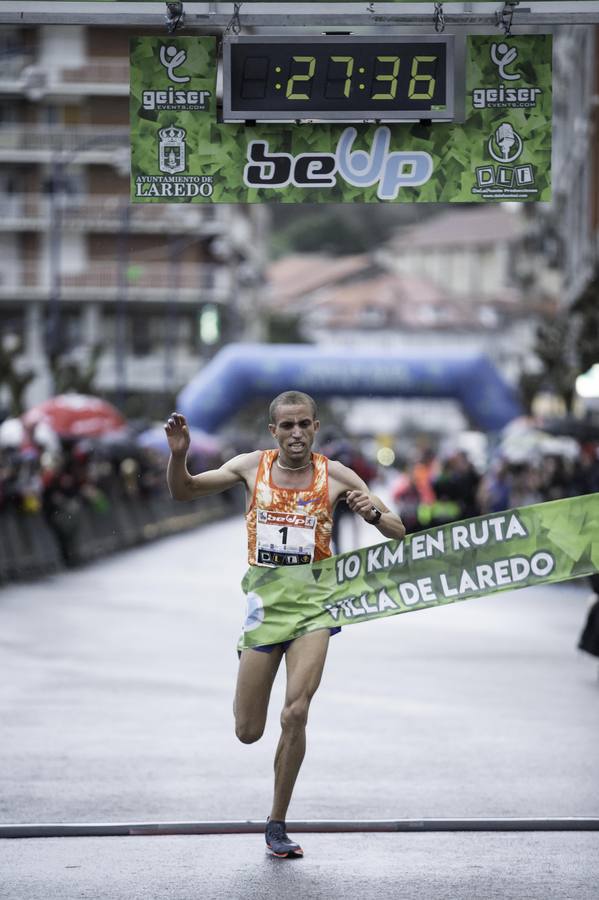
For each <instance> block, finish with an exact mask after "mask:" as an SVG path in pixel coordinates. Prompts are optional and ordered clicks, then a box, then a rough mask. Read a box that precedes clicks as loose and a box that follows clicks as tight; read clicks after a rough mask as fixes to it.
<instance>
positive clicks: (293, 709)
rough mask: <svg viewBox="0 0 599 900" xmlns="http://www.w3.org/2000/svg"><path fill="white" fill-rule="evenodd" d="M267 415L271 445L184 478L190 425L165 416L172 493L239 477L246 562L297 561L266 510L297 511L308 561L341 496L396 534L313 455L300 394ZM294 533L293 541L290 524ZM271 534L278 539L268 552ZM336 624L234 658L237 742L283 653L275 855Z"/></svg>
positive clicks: (308, 415)
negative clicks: (284, 682)
mask: <svg viewBox="0 0 599 900" xmlns="http://www.w3.org/2000/svg"><path fill="white" fill-rule="evenodd" d="M269 415H270V419H269V421H270V424H269V426H268V427H269V431H270V433H271V434H272V436H273V438H274V439H275V441H276V443H277V448H276V449H274V450H265V451H260V450H255V451H253V452H252V453H242V454H240V455H239V456H235V457H234V458H233V459H230V460H229V461H228V462H226V463H225V464H224V465H223V466H221V467H220V469H215V470H212V471H210V472H202V473H201V474H199V475H190V473H189V471H188V470H187V466H186V463H185V459H186V455H187V451H188V449H189V441H190V438H189V430H188V427H187V423H186V421H185V418H184V416H182V415H180V414H179V413H173V414H172V415H171V416H170V418H169V420H168V422H167V423H166V425H165V431H166V435H167V438H168V443H169V447H170V450H171V457H170V460H169V464H168V470H167V481H168V486H169V490H170V492H171V496H172V497H173V498H174V499H175V500H194V499H196V498H198V497H204V496H206V495H207V494H217V493H220V492H221V491H226V490H227V489H228V488H230V487H232V486H233V485H235V484H238V483H239V482H241V483H242V484H243V485H244V486H245V491H246V498H247V504H246V505H247V513H246V523H247V529H248V551H249V554H248V555H249V560H248V561H249V564H250V565H252V566H253V565H271V566H272V565H276V564H277V563H284V564H287V565H288V564H290V563H291V562H293V561H294V560H297V559H299V557H300V553H298V552H297V549H298V548H297V547H295V546H293V547H288V546H286V540H285V539H286V536H287V532H286V531H285V532H284V533H283V534H282V536H278V532H280V531H283V529H280V528H279V524H278V523H277V524H276V525H273V524H271V523H269V520H268V519H269V517H268V512H294V513H296V516H295V518H296V520H297V521H298V522H299V523H300V525H298V529H299V533H300V535H301V536H300V539H299V543H300V545H301V548H302V553H301V557H302V561H305V559H306V555H308V556H309V560H308V561H312V560H314V561H316V560H319V559H323V558H325V557H327V556H330V555H331V550H330V546H329V545H330V536H331V527H332V513H333V509H334V507H335V504H336V503H337V501H338V500H340V499H341V498H342V497H343V498H344V499H345V501H346V503H347V504H348V506H349V507H350V509H351V510H353V512H354V513H357V515H359V516H361V517H362V518H363V519H364V521H366V522H368V523H370V524H372V525H374V526H375V527H376V528H377V529H378V530H379V531H380V533H381V534H382V535H384V537H386V538H393V539H396V540H401V539H402V538H403V537H404V535H405V528H404V526H403V523H402V521H401V519H400V518H399V516H397V515H395V514H394V513H392V512H390V511H389V510H388V509H387V507H386V506H385V504H384V503H383V502H382V501H381V500H380V499H379V498H378V497H376V496H375V495H374V494H371V493H370V492H369V490H368V488H367V486H366V484H365V482H364V481H363V480H362V479H361V478H359V477H358V475H356V473H355V472H354V471H353V470H352V469H349V468H348V467H347V466H344V465H343V464H342V463H340V462H337V461H335V460H328V459H327V458H326V457H325V456H323V455H322V454H320V453H313V452H312V444H313V443H314V438H315V436H316V433H317V431H318V429H319V427H320V422H319V421H318V414H317V410H316V404H315V402H314V400H313V399H312V397H310V396H308V394H304V393H302V392H300V391H285V392H284V393H283V394H279V396H278V397H275V399H274V400H273V401H272V403H271V404H270V410H269ZM275 531H276V533H277V535H276V534H275ZM294 534H295V539H296V543H297V534H298V532H297V531H296V530H295V529H294ZM273 538H275V539H276V542H277V543H278V548H277V550H276V551H275V552H274V553H273V550H272V548H273V543H274V541H273ZM281 541H282V543H281ZM339 630H340V629H338V628H335V629H330V630H329V629H323V630H320V631H313V632H310V633H309V634H305V635H303V636H302V637H299V638H296V639H295V640H293V641H285V642H284V643H282V644H275V645H270V646H265V647H256V648H253V649H251V650H243V651H242V652H241V654H240V664H239V673H238V676H237V687H236V691H235V703H234V715H235V732H236V734H237V737H238V738H239V740H240V741H243V743H244V744H251V743H253V742H254V741H257V740H259V739H260V738H261V737H262V734H263V732H264V726H265V724H266V714H267V710H268V701H269V698H270V692H271V688H272V685H273V682H274V679H275V675H276V674H277V670H278V668H279V663H280V662H281V659H282V658H283V656H285V662H286V668H287V685H286V692H285V702H284V706H283V711H282V713H281V737H280V740H279V744H278V747H277V751H276V755H275V764H274V769H275V784H274V799H273V805H272V808H271V812H270V816H269V818H268V819H267V823H266V845H267V848H268V850H269V851H270V852H271V853H272V854H274V855H275V856H280V857H294V856H303V850H302V848H301V847H300V846H299V844H297V843H295V842H294V841H292V840H290V839H289V837H288V836H287V833H286V826H285V816H286V814H287V808H288V806H289V803H290V800H291V794H292V791H293V787H294V784H295V780H296V778H297V775H298V772H299V770H300V766H301V764H302V761H303V758H304V753H305V749H306V723H307V720H308V709H309V706H310V701H311V700H312V697H313V696H314V694H315V692H316V689H317V688H318V685H319V683H320V679H321V676H322V671H323V667H324V662H325V658H326V654H327V648H328V644H329V637H330V634H331V633H333V634H334V633H336V632H337V631H339Z"/></svg>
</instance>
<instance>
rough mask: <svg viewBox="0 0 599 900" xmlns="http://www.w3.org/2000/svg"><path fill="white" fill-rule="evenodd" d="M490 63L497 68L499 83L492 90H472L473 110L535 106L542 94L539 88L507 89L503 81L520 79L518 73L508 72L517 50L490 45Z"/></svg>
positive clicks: (524, 86) (528, 86) (503, 44)
mask: <svg viewBox="0 0 599 900" xmlns="http://www.w3.org/2000/svg"><path fill="white" fill-rule="evenodd" d="M490 54H491V61H492V62H493V63H494V65H496V66H497V72H498V75H499V77H500V78H501V82H500V84H499V85H498V86H497V87H493V88H474V89H473V91H472V106H473V107H474V109H506V108H512V109H525V108H528V107H533V106H536V105H537V98H538V97H539V95H540V94H542V93H543V91H542V90H541V88H537V87H530V85H523V86H521V87H507V86H506V85H505V84H503V82H504V81H519V80H520V79H521V78H522V75H521V73H520V72H508V71H507V67H508V66H511V65H512V64H513V63H515V61H516V60H517V58H518V48H517V47H509V46H508V45H507V44H506V43H501V44H491V50H490Z"/></svg>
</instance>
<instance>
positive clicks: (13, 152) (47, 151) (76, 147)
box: [0, 125, 129, 167]
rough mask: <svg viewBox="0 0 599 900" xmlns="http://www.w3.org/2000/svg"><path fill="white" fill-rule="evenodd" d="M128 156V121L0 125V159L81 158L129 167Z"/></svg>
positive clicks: (78, 160)
mask: <svg viewBox="0 0 599 900" xmlns="http://www.w3.org/2000/svg"><path fill="white" fill-rule="evenodd" d="M128 159H129V128H128V126H126V125H124V126H123V125H110V126H108V125H106V126H102V125H88V126H85V127H77V128H75V127H72V128H64V127H62V126H49V125H4V126H2V127H0V162H18V163H21V164H22V163H27V162H40V163H43V162H50V163H51V162H62V163H64V164H68V163H72V162H81V163H98V164H105V165H106V164H108V165H118V166H119V167H120V166H121V165H122V166H123V167H125V165H128Z"/></svg>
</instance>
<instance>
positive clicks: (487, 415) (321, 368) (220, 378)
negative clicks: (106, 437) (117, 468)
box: [178, 344, 522, 432]
mask: <svg viewBox="0 0 599 900" xmlns="http://www.w3.org/2000/svg"><path fill="white" fill-rule="evenodd" d="M286 390H299V391H305V392H306V393H308V394H313V395H314V397H316V398H319V397H320V398H323V397H332V396H337V397H435V398H450V399H455V400H457V401H458V402H459V403H461V405H462V407H463V409H464V412H465V414H466V416H467V417H468V418H469V419H470V421H471V422H472V424H473V426H474V427H476V428H478V429H480V430H482V431H498V430H499V429H501V428H503V426H504V425H506V424H507V423H508V422H509V421H511V419H513V418H515V417H516V416H519V415H521V413H522V409H521V407H520V404H519V402H518V399H517V396H516V394H515V392H514V391H513V390H512V388H511V387H510V386H509V385H508V384H507V383H506V382H505V381H504V380H503V378H502V377H501V376H500V375H499V373H498V372H497V369H496V368H495V366H494V365H493V363H492V362H491V361H490V360H489V359H488V357H486V356H484V355H482V354H479V353H467V352H460V351H454V352H450V351H444V352H443V353H441V354H440V353H438V352H437V351H435V353H434V354H432V353H431V350H430V348H428V349H427V348H426V347H425V346H421V347H418V346H415V347H412V348H410V349H409V350H400V351H396V352H389V351H388V350H385V351H383V352H380V353H379V352H377V351H376V350H374V349H369V350H355V349H353V348H348V349H345V348H342V347H322V346H314V345H310V344H230V345H229V346H228V347H225V348H224V349H223V350H221V351H220V352H219V353H218V354H217V355H216V356H215V357H214V359H212V361H211V362H210V363H209V364H208V365H207V366H205V368H203V369H202V371H201V372H200V373H199V374H198V375H196V377H195V378H193V379H192V381H190V383H189V384H188V385H187V386H186V387H185V388H184V389H183V391H182V392H181V393H180V395H179V397H178V405H179V409H180V410H181V412H182V413H183V414H184V415H185V416H186V417H187V419H188V421H189V423H190V424H191V425H193V426H195V427H197V428H202V429H204V431H209V432H212V431H215V430H216V429H217V428H219V426H220V425H222V424H223V423H224V422H226V421H227V419H229V418H230V417H231V416H233V415H234V414H235V413H236V412H237V411H238V410H239V409H241V408H242V407H243V406H244V405H245V404H246V403H247V402H248V401H250V400H252V399H254V398H256V397H262V398H264V400H265V401H270V400H272V398H273V397H275V396H276V395H277V394H279V393H281V392H282V391H286Z"/></svg>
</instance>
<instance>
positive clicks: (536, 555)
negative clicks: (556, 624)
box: [238, 494, 599, 649]
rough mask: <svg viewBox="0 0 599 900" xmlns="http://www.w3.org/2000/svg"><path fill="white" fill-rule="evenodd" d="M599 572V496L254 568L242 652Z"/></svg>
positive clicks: (247, 584)
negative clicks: (298, 562) (301, 562)
mask: <svg viewBox="0 0 599 900" xmlns="http://www.w3.org/2000/svg"><path fill="white" fill-rule="evenodd" d="M598 570H599V494H588V495H585V496H582V497H572V498H568V499H566V500H554V501H551V502H548V503H538V504H536V505H534V506H525V507H520V508H518V509H512V510H507V511H504V512H500V513H492V514H490V515H487V516H479V517H477V518H474V519H465V520H463V521H461V522H452V523H451V524H448V525H443V526H442V527H436V528H431V529H428V530H427V531H422V532H418V533H416V534H412V535H409V536H407V537H406V538H405V539H404V540H403V541H387V542H386V543H382V544H377V545H376V546H373V547H367V548H364V549H362V550H356V551H355V552H353V553H343V554H340V555H339V556H334V557H331V558H330V559H326V560H323V561H321V562H317V563H313V564H312V565H310V566H297V567H290V568H276V569H270V568H264V567H258V566H252V567H250V569H249V570H248V572H247V573H246V575H245V577H244V579H243V582H242V588H243V590H244V592H245V594H246V595H247V600H248V613H247V619H246V622H245V625H244V631H243V634H242V636H241V638H240V641H239V645H238V646H239V649H245V648H249V647H257V646H260V645H264V644H276V643H280V642H282V641H286V640H289V639H291V638H296V637H300V636H301V635H303V634H307V633H308V632H310V631H316V630H319V629H322V628H331V627H335V626H338V625H342V626H346V625H354V624H356V623H357V622H367V621H368V620H370V619H379V618H382V617H384V616H394V615H398V614H399V613H405V612H411V611H413V610H416V609H427V608H429V607H432V606H444V605H446V604H448V603H455V602H457V601H458V600H468V599H470V598H471V597H481V596H485V595H488V594H494V593H497V592H499V591H506V590H513V589H515V588H521V587H528V586H529V585H535V584H550V583H552V582H557V581H565V580H567V579H570V578H579V577H580V576H582V575H591V574H593V573H594V572H597V571H598Z"/></svg>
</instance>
